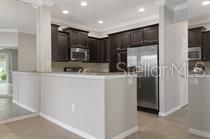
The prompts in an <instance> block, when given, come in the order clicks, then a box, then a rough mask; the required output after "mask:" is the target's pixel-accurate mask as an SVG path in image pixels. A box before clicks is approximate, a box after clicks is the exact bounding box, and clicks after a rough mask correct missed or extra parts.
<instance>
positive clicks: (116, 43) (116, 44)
mask: <svg viewBox="0 0 210 139" xmlns="http://www.w3.org/2000/svg"><path fill="white" fill-rule="evenodd" d="M120 43H121V39H120V35H118V34H117V35H112V36H110V49H111V50H119V49H120V48H121V46H120V45H121V44H120Z"/></svg>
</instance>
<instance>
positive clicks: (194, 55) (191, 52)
mask: <svg viewBox="0 0 210 139" xmlns="http://www.w3.org/2000/svg"><path fill="white" fill-rule="evenodd" d="M201 58H202V57H201V47H191V48H188V59H189V60H201Z"/></svg>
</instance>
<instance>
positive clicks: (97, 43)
mask: <svg viewBox="0 0 210 139" xmlns="http://www.w3.org/2000/svg"><path fill="white" fill-rule="evenodd" d="M88 46H89V50H90V61H89V62H95V63H102V62H107V61H108V59H109V58H108V56H109V54H108V52H109V51H108V38H104V39H98V38H93V37H89V38H88Z"/></svg>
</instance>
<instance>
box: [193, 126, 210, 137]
mask: <svg viewBox="0 0 210 139" xmlns="http://www.w3.org/2000/svg"><path fill="white" fill-rule="evenodd" d="M189 133H191V134H194V135H197V136H201V137H204V138H210V133H209V132H206V131H201V130H197V129H193V128H190V129H189Z"/></svg>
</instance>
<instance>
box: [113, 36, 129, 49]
mask: <svg viewBox="0 0 210 139" xmlns="http://www.w3.org/2000/svg"><path fill="white" fill-rule="evenodd" d="M130 43H131V38H130V32H123V33H119V34H113V35H110V49H111V50H112V51H116V50H126V49H127V48H129V47H130Z"/></svg>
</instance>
